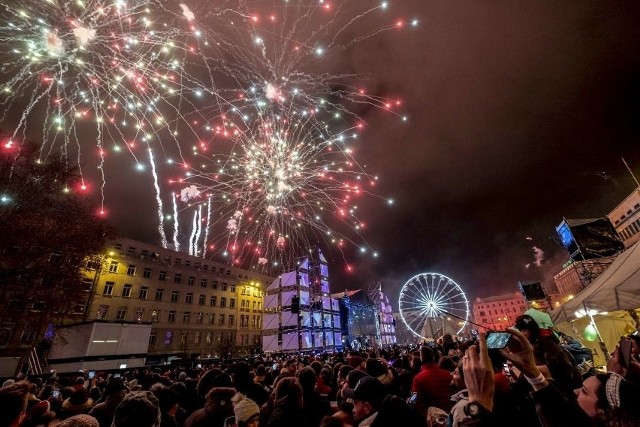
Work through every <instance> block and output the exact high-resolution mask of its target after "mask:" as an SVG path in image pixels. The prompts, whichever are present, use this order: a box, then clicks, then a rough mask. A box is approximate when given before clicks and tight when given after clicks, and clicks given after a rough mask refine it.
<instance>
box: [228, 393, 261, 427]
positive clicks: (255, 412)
mask: <svg viewBox="0 0 640 427" xmlns="http://www.w3.org/2000/svg"><path fill="white" fill-rule="evenodd" d="M232 401H233V413H234V416H235V421H236V425H237V426H238V427H258V426H259V425H260V408H259V407H258V405H257V404H256V402H254V401H253V400H251V399H249V398H248V397H245V396H244V395H242V394H240V393H238V394H236V395H235V396H234V397H233V399H232Z"/></svg>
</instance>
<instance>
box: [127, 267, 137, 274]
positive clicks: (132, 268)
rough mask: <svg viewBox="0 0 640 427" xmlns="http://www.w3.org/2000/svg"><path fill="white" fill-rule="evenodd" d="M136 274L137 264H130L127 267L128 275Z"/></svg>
mask: <svg viewBox="0 0 640 427" xmlns="http://www.w3.org/2000/svg"><path fill="white" fill-rule="evenodd" d="M135 274H136V266H135V265H129V266H128V267H127V276H134V275H135Z"/></svg>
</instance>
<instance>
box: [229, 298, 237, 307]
mask: <svg viewBox="0 0 640 427" xmlns="http://www.w3.org/2000/svg"><path fill="white" fill-rule="evenodd" d="M229 308H236V300H235V298H231V299H229Z"/></svg>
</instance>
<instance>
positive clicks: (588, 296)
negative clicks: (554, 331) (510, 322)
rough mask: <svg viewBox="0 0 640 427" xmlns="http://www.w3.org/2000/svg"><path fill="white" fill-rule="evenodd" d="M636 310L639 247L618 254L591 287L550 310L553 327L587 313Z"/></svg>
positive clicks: (639, 283)
mask: <svg viewBox="0 0 640 427" xmlns="http://www.w3.org/2000/svg"><path fill="white" fill-rule="evenodd" d="M639 307H640V245H638V244H636V245H633V246H632V247H631V248H629V249H627V250H626V251H625V252H623V253H622V254H620V255H619V256H618V257H617V258H616V260H615V261H614V262H613V263H612V264H611V265H610V266H609V268H607V269H606V270H605V271H604V272H603V273H602V274H601V275H600V276H599V277H598V278H597V279H596V280H595V281H594V282H593V283H591V284H590V285H589V286H587V287H586V288H585V289H584V290H583V291H582V292H580V293H579V294H578V295H576V297H575V298H573V299H572V300H571V301H569V302H567V303H565V304H563V305H561V306H560V307H558V308H556V309H555V310H553V311H552V312H551V313H550V314H551V318H552V319H553V321H554V322H555V323H560V322H564V321H571V320H574V319H577V318H580V317H582V316H585V315H586V314H587V313H589V312H590V313H592V314H596V313H603V312H613V311H619V310H634V309H637V308H639Z"/></svg>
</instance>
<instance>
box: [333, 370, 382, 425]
mask: <svg viewBox="0 0 640 427" xmlns="http://www.w3.org/2000/svg"><path fill="white" fill-rule="evenodd" d="M342 394H343V395H344V397H346V398H348V399H352V400H353V416H354V418H355V419H356V421H357V422H358V427H372V426H373V427H376V426H377V425H379V424H380V423H378V424H374V422H375V421H376V418H377V417H378V411H379V410H380V407H381V406H382V401H383V400H384V398H385V397H386V392H385V389H384V385H383V384H382V383H381V382H380V381H378V380H377V379H375V378H373V377H370V376H368V375H367V376H364V377H362V378H360V380H358V383H357V384H356V386H355V388H345V389H343V390H342Z"/></svg>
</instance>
